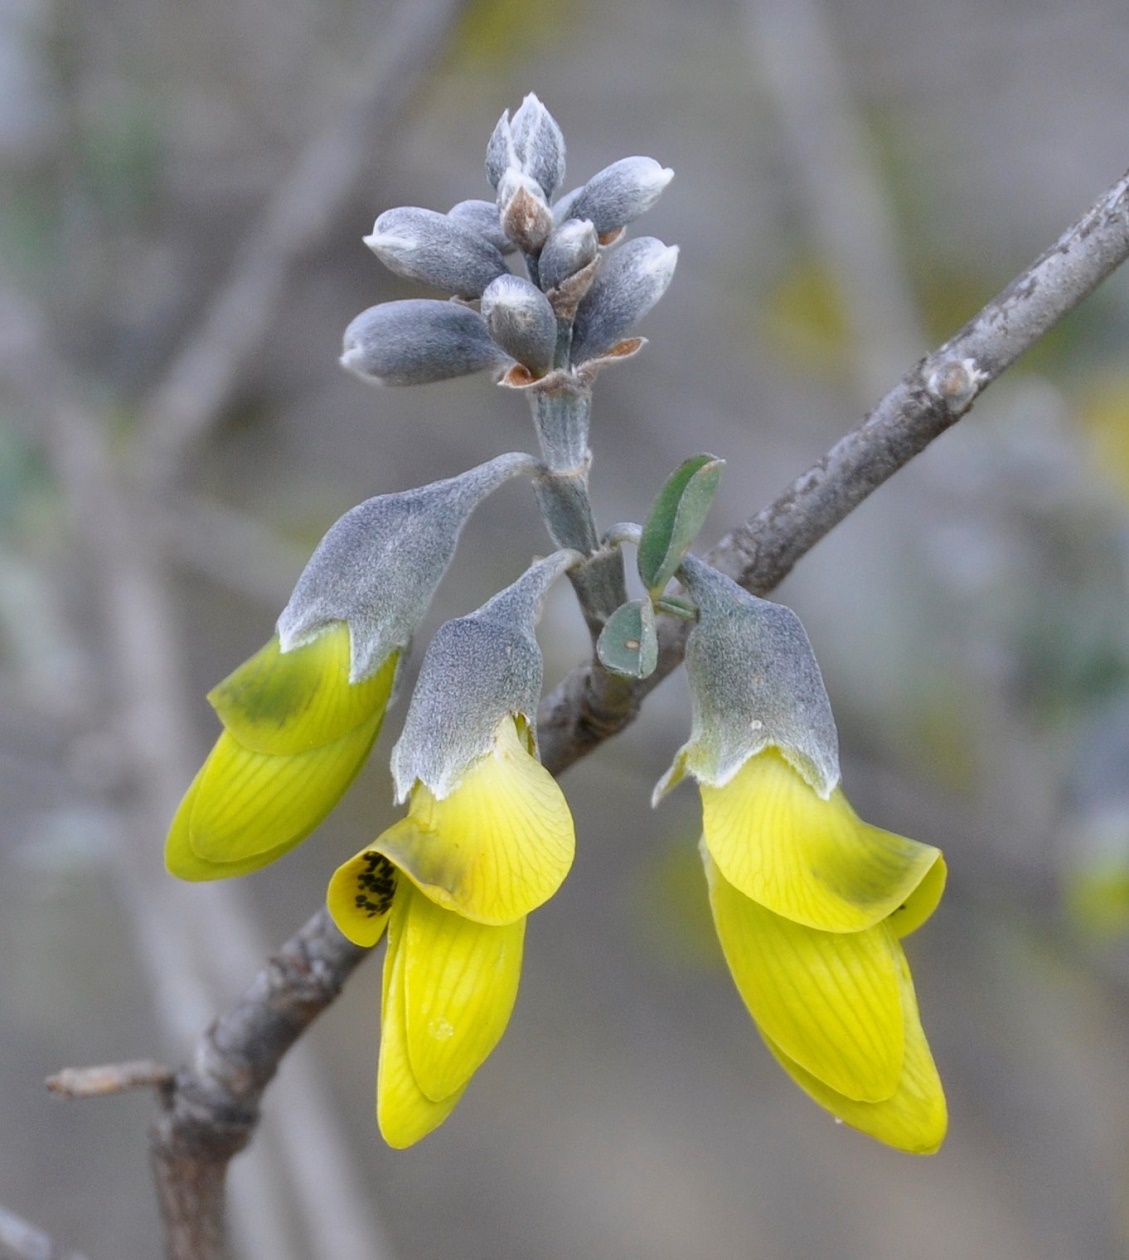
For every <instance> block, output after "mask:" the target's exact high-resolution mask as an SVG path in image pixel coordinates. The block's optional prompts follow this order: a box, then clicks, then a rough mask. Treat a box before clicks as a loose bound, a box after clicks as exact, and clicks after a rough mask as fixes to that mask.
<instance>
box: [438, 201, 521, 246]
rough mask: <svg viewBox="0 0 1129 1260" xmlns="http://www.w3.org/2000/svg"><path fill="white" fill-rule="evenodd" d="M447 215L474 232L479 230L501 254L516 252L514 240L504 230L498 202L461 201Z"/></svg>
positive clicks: (480, 234)
mask: <svg viewBox="0 0 1129 1260" xmlns="http://www.w3.org/2000/svg"><path fill="white" fill-rule="evenodd" d="M447 217H448V218H449V219H454V220H455V222H456V223H460V224H461V225H462V226H463V227H466V228H470V230H471V231H472V232H477V233H478V235H479V236H481V237H482V238H483V239H484V240H487V241H489V242H490V244H491V245H493V246H494V248H495V249H496V250H497V251H498V252H499V253H500V254H512V253H513V252H514V248H515V247H514V243H513V241H511V240H510V239H509V238H508V237H507V236H506V234H505V232H503V231H502V220H501V217H500V216H499V214H498V205H497V202H494V201H479V200H477V199H475V198H472V199H471V200H469V201H460V202H458V203H457V204H456V205H453V206H452V207H451V208H450V210H448V211H447Z"/></svg>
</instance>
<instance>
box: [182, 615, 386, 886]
mask: <svg viewBox="0 0 1129 1260" xmlns="http://www.w3.org/2000/svg"><path fill="white" fill-rule="evenodd" d="M398 658H399V653H398V652H393V653H391V654H390V655H389V656H388V658H387V659H386V660H385V661H384V662H383V664H381V665H380V667H379V668H378V669H377V670H376V671H375V673H373V674H372V676H371V677H369V678H367V679H365V680H364V681H363V682H357V683H354V682H350V677H349V676H350V662H351V647H350V636H349V628H348V626H346V625H345V624H344V623H343V622H337V623H335V624H333V625H331V626H328V627H327V628H326V629H325V630H323V631H322V632H321V633H320V634H319V635H317V637H316V638H314V639H313V640H312V641H311V642H308V643H305V644H303V645H302V646H300V647H296V648H293V649H291V650H290V651H289V652H283V651H281V649H280V645H279V640H278V637H277V636H275V638H273V639H272V640H271V641H270V642H269V643H268V644H267V645H266V647H264V648H263V649H262V650H261V651H260V652H258V653H256V654H255V655H254V656H253V657H251V659H250V660H248V661H246V662H245V663H244V664H243V665H241V666H240V667H239V668H238V669H237V670H235V672H234V673H232V674H231V675H229V676H228V677H227V678H226V679H225V680H224V681H223V682H221V683H220V684H219V686H218V687H216V688H215V689H214V690H213V691H212V692H211V693H210V694H209V696H208V699H209V701H210V702H211V704H212V706H213V708H214V709H215V710H216V712H217V714H218V715H219V718H220V720H221V721H222V722H223V726H224V730H223V733H222V734H221V735H220V737H219V739H218V740H217V741H216V744H215V747H214V748H213V749H212V751H211V753H210V754H209V756H208V758H207V760H206V761H205V762H204V764H203V766H202V767H201V769H200V772H199V773H198V774H197V776H196V778H195V779H194V780H193V781H192V784H191V785H190V787H189V788H188V791H187V792H186V793H185V795H184V799H183V801H182V802H181V805H180V808H179V810H178V811H177V813H176V817H175V818H174V819H173V823H172V827H171V829H170V832H169V837H168V841H167V844H166V849H165V862H166V865H167V866H168V869H169V870H170V871H171V872H172V874H174V875H178V876H180V878H181V879H190V880H205V879H219V878H223V877H225V876H229V875H243V874H246V873H247V872H249V871H253V870H257V869H258V868H259V867H261V866H265V865H266V864H267V863H268V862H272V861H274V859H275V858H277V857H280V856H281V855H282V854H283V853H285V852H287V850H289V849H291V848H293V847H294V845H296V844H298V843H299V841H301V840H303V839H304V838H305V837H306V836H307V835H309V833H310V832H311V831H313V829H314V828H315V827H316V826H317V825H318V824H319V823H320V822H321V821H322V820H323V819H324V818H325V817H326V815H327V814H328V813H329V812H330V810H331V809H333V807H334V806H335V805H336V804H337V802H338V801H339V800H340V798H341V796H342V795H343V793H344V792H345V790H346V788H347V787H348V786H349V784H350V783H351V782H352V781H353V779H354V777H355V776H356V774H357V771H358V770H359V769H360V768H361V766H362V765H363V764H364V762H365V759H366V758H367V756H368V754H369V751H370V749H371V748H372V745H373V742H374V741H375V739H376V737H377V735H378V734H379V732H380V725H381V722H382V720H383V717H384V710H385V707H386V706H387V703H388V698H389V695H390V694H391V690H392V684H393V681H394V678H395V674H396V665H397V661H398Z"/></svg>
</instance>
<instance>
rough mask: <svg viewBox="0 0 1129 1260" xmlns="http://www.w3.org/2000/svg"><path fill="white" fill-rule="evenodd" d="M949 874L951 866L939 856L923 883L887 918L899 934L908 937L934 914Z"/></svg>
mask: <svg viewBox="0 0 1129 1260" xmlns="http://www.w3.org/2000/svg"><path fill="white" fill-rule="evenodd" d="M948 876H949V868H948V867H947V866H946V865H945V859H944V858H943V857H940V856H939V857H938V858H937V860H936V862H934V863H933V865H932V866H931V867H930V868H929V870H928V871H927V872H926V874H925V878H924V879H923V880H922V881H921V883H920V884H918V886H917V887H916V888H915V889H914V890H913V892H911V893H910V895H909V896H908V897H907V898H906V900H905V901H904V902H903V903H902V905H900V906H899V907H898V908H897V909H896V910H895V911H894V912H893V914H891V915H890V917H889V919H887V920H886V922H887V923H889V925H890V926H891V927H892V928H893V929H894V932H895V934H896V935H897V936H899V937H906V936H909V934H910V933H911V932H916V931H917V929H918V928H919V927H921V925H922V924H923V923H924V922H925V920H926V919H928V918H929V917H930V915H932V913H933V911H934V910H936V909H937V906H938V904H939V903H940V900H941V894H942V893H943V892H944V891H945V881H946V879H948Z"/></svg>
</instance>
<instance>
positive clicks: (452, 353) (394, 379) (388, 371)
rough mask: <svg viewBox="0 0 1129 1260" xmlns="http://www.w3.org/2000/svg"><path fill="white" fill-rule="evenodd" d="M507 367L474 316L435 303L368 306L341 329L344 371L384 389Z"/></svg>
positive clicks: (409, 301) (452, 305)
mask: <svg viewBox="0 0 1129 1260" xmlns="http://www.w3.org/2000/svg"><path fill="white" fill-rule="evenodd" d="M510 362H511V360H510V359H509V357H508V356H507V355H506V354H505V353H504V352H503V350H502V348H501V347H500V346H499V345H498V344H497V342H496V341H494V339H493V338H492V337H491V336H490V333H489V332H488V331H487V328H486V322H485V320H483V318H482V316H481V315H479V313H478V312H477V311H472V310H470V308H469V307H466V306H460V305H459V304H458V303H456V302H440V301H438V300H436V299H435V298H409V299H407V300H406V301H403V302H384V303H382V304H381V305H380V306H370V307H369V308H368V310H367V311H362V312H361V313H360V314H359V315H358V316H357V317H356V319H354V320H353V322H352V323H351V324H350V325H349V327H348V328H346V329H345V344H344V353H343V354H342V355H341V365H342V366H343V367H345V368H347V369H348V370H349V371H350V372H354V373H356V374H357V375H358V376H361V377H364V378H365V379H366V380H373V381H379V382H380V383H381V384H383V385H426V384H429V383H430V382H432V381H443V380H447V379H449V378H450V377H453V376H466V375H467V374H468V373H470V372H480V371H482V370H483V369H484V368H494V369H499V368H503V367H505V366H507V365H508V364H509V363H510Z"/></svg>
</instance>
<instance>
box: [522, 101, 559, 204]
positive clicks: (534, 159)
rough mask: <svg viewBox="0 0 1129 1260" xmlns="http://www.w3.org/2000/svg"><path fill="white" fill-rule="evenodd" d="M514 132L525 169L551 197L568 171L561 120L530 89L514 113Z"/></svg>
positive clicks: (523, 168)
mask: <svg viewBox="0 0 1129 1260" xmlns="http://www.w3.org/2000/svg"><path fill="white" fill-rule="evenodd" d="M510 131H511V133H512V135H513V144H514V151H515V153H516V154H517V157H518V160H519V161H520V162H521V169H522V170H523V172H524V173H525V174H526V175H529V176H531V177H532V178H533V179H535V180H536V181H537V182H538V184H540V185H541V191H542V192H543V193H544V194H545V197H546V199H548V198H551V197H552V195H553V193H554V191H555V190H556V189H557V188H559V187H560V184H561V181H562V180H563V179H564V172H565V142H564V136H563V135H562V134H561V129H560V127H558V126H557V120H556V119H555V118H554V117H553V115H552V114H550V113H549V111H548V110H547V109H546V108H545V106H544V105H542V104H541V102H540V101H539V100H538V99H537V97H536V96H535V95H534V93H532V92H530V94H529V95H528V96H527V97H526V98H525V100H524V101H522V103H521V108H520V109H519V110H518V111H517V113H516V114H514V116H513V120H512V122H511V123H510Z"/></svg>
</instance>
